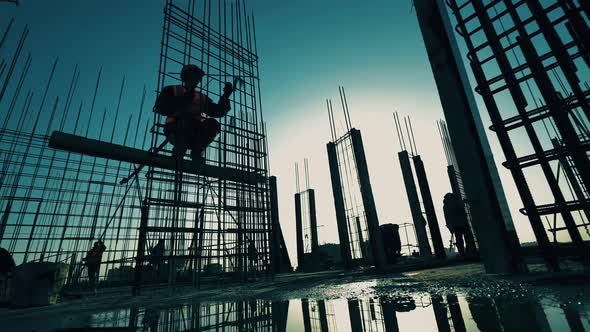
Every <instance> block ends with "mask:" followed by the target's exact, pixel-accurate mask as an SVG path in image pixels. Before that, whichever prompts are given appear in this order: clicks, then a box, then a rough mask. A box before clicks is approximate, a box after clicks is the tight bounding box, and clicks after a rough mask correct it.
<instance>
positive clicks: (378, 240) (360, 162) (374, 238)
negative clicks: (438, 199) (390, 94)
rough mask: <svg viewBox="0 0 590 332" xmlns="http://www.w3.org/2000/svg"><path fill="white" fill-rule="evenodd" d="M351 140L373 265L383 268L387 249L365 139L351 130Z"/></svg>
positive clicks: (354, 130) (359, 133)
mask: <svg viewBox="0 0 590 332" xmlns="http://www.w3.org/2000/svg"><path fill="white" fill-rule="evenodd" d="M350 138H351V139H352V146H353V149H354V157H355V161H356V168H357V174H358V177H359V183H360V189H361V196H362V199H363V207H364V209H365V216H366V218H367V228H368V231H369V242H370V243H371V252H372V254H373V263H374V264H375V266H376V267H377V268H383V267H384V266H385V264H386V261H385V249H383V238H382V237H381V230H380V229H379V219H378V217H377V208H376V207H375V199H374V198H373V189H372V188H371V181H370V179H369V168H368V166H367V158H366V157H365V148H364V146H363V138H362V136H361V132H360V131H359V130H358V129H354V128H353V129H351V130H350Z"/></svg>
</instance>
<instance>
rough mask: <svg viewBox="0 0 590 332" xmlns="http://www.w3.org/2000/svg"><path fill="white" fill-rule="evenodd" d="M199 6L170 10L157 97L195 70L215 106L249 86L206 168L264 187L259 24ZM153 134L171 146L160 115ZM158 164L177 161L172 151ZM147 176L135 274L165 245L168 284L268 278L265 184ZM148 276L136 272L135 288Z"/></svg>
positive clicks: (236, 12)
mask: <svg viewBox="0 0 590 332" xmlns="http://www.w3.org/2000/svg"><path fill="white" fill-rule="evenodd" d="M196 3H197V2H196V1H190V2H189V3H188V4H187V5H184V6H183V8H181V6H180V5H177V4H176V1H172V0H169V1H167V2H166V5H165V8H164V26H163V34H162V49H161V57H160V69H159V78H158V91H161V90H162V88H163V87H165V86H168V85H175V84H180V81H179V73H180V70H181V68H182V66H183V65H186V64H189V63H191V64H196V65H197V66H199V67H200V68H202V69H203V70H204V71H205V73H206V76H205V78H204V79H203V82H202V83H201V85H199V87H198V88H199V89H200V91H199V92H201V93H203V94H206V95H208V96H209V97H210V98H212V99H214V98H218V97H219V96H220V94H221V91H222V87H223V84H224V82H231V81H236V79H239V81H241V83H242V86H241V87H239V88H238V90H237V91H235V93H234V94H233V96H232V98H231V107H232V110H231V111H230V113H229V114H228V115H227V116H226V117H224V118H222V119H220V124H221V128H222V131H221V134H220V135H219V136H218V137H217V138H216V140H215V141H214V142H213V143H212V144H211V145H210V146H209V147H208V148H207V149H206V163H207V165H214V166H217V167H219V168H221V169H226V170H231V169H233V170H239V171H242V172H244V173H245V174H250V175H251V176H252V177H255V176H261V177H263V178H264V179H267V177H268V175H269V174H268V154H267V145H266V134H265V129H264V124H263V119H262V113H261V104H260V85H259V80H258V70H259V68H258V56H257V55H256V38H255V28H254V18H253V16H249V15H247V14H246V8H245V4H244V2H243V1H238V2H236V3H235V5H234V3H231V4H230V5H229V6H227V4H226V3H223V4H222V2H218V3H217V6H214V7H213V6H212V2H211V1H210V0H209V1H204V2H202V4H203V6H202V8H200V9H198V8H197V5H196ZM199 11H201V12H200V14H197V12H199ZM215 13H216V15H215ZM197 15H202V17H201V18H198V17H197ZM151 133H152V140H151V146H152V151H156V150H157V149H158V148H159V147H160V146H161V144H162V142H163V141H164V140H165V136H164V133H163V118H162V117H161V116H159V115H157V114H154V122H153V125H152V127H151ZM158 155H166V156H172V151H171V147H170V146H167V147H164V148H163V149H162V150H161V151H160V152H158ZM146 176H147V179H148V180H147V186H146V191H145V192H146V195H145V199H144V200H143V203H142V209H143V213H142V216H143V218H142V222H141V225H140V235H139V239H138V242H139V245H138V253H137V262H138V263H137V265H136V267H141V266H145V265H148V264H146V263H147V262H148V259H146V255H147V254H148V252H149V248H150V247H152V246H153V245H155V243H154V241H155V239H163V240H164V241H165V243H166V246H165V247H166V250H167V251H166V253H165V255H164V258H163V260H164V263H165V264H167V270H168V272H167V279H168V282H169V283H170V284H173V283H174V282H175V281H176V279H179V278H180V279H183V278H184V279H185V280H186V279H189V280H192V282H193V283H195V284H197V285H198V284H199V282H200V277H201V275H202V274H218V273H224V272H228V273H231V274H232V275H234V277H237V279H240V280H244V279H245V278H247V274H248V273H249V272H254V273H255V271H259V272H266V273H271V271H272V268H271V266H270V265H271V249H270V242H271V238H272V234H271V233H272V223H271V208H270V193H269V184H268V181H266V180H265V181H261V182H257V181H254V182H249V181H232V180H227V179H221V178H210V177H205V176H202V175H199V174H189V173H188V172H183V171H182V169H179V168H176V170H167V169H158V168H156V167H154V166H152V165H150V166H149V167H148V170H147V173H146ZM252 245H254V246H255V248H256V249H255V250H256V254H254V253H253V252H251V249H250V248H251V246H252ZM252 255H255V258H256V259H253V257H252ZM143 274H144V272H143V271H140V269H139V268H138V269H136V285H140V284H141V282H140V281H141V279H142V275H143ZM160 277H161V276H160Z"/></svg>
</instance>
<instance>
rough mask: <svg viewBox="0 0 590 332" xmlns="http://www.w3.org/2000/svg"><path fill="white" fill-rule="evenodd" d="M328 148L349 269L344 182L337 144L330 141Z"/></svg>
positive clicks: (342, 248) (338, 221) (340, 230)
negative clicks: (341, 175)
mask: <svg viewBox="0 0 590 332" xmlns="http://www.w3.org/2000/svg"><path fill="white" fill-rule="evenodd" d="M326 148H327V150H328V163H329V165H330V178H331V180H332V195H333V196H334V209H335V210H336V223H337V225H338V239H339V240H340V253H341V255H342V261H343V262H344V266H345V268H347V269H349V268H351V267H352V254H351V252H350V243H349V240H348V225H347V224H346V211H345V208H344V196H343V195H342V182H341V181H340V170H339V168H338V155H337V153H336V144H334V143H332V142H330V143H328V144H327V146H326Z"/></svg>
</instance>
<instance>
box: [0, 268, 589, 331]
mask: <svg viewBox="0 0 590 332" xmlns="http://www.w3.org/2000/svg"><path fill="white" fill-rule="evenodd" d="M589 300H590V279H589V278H588V274H586V273H581V272H577V273H560V274H550V273H544V272H533V273H529V274H526V275H523V276H518V277H514V276H489V275H485V274H483V271H482V268H481V266H480V265H478V264H469V265H460V266H452V267H445V268H437V269H430V270H423V271H419V272H408V273H401V274H388V275H369V274H366V273H363V272H356V273H347V274H344V273H339V272H326V273H315V274H292V275H283V276H279V277H277V279H276V280H275V282H274V283H269V282H265V281H260V282H255V283H249V284H247V285H233V286H231V285H213V286H211V288H208V289H202V290H198V291H197V290H194V289H193V288H187V287H179V288H177V289H175V290H170V289H150V290H147V289H146V290H144V291H143V292H142V295H141V296H139V297H132V296H131V295H130V292H129V291H128V290H122V289H120V290H113V291H106V290H103V291H102V292H101V293H99V294H98V295H96V296H94V295H91V296H87V297H84V298H82V299H78V300H70V301H67V302H64V303H61V304H58V305H54V306H50V307H43V308H30V309H20V310H8V309H3V310H0V331H56V330H57V331H59V330H63V331H69V330H70V329H72V328H84V329H85V330H88V329H90V328H94V329H98V328H103V329H107V328H108V330H109V331H113V330H121V331H127V330H132V331H135V330H137V331H234V330H236V331H388V332H389V331H576V332H577V331H590V301H589Z"/></svg>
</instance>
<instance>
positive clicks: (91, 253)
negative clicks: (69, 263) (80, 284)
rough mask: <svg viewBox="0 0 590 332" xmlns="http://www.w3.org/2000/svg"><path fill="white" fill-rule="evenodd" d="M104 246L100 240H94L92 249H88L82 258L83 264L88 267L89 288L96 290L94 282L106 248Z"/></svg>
mask: <svg viewBox="0 0 590 332" xmlns="http://www.w3.org/2000/svg"><path fill="white" fill-rule="evenodd" d="M106 248H107V247H106V246H105V245H104V243H103V242H102V241H101V240H98V241H96V242H94V245H93V246H92V249H90V250H88V253H87V254H86V257H85V258H84V259H83V260H84V265H86V267H87V268H88V283H89V285H90V288H92V289H94V290H95V291H96V283H97V279H98V271H99V269H100V263H101V262H102V254H103V253H104V252H105V250H106Z"/></svg>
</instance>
